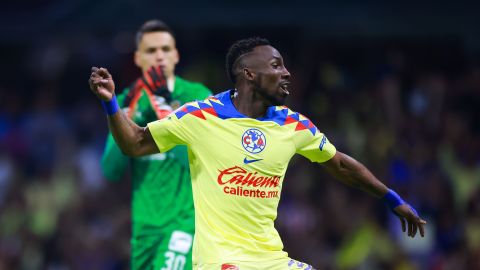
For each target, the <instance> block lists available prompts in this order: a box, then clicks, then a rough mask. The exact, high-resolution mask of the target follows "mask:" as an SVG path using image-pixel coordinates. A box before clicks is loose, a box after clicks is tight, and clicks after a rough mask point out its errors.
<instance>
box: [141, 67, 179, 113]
mask: <svg viewBox="0 0 480 270" xmlns="http://www.w3.org/2000/svg"><path fill="white" fill-rule="evenodd" d="M141 80H142V83H143V87H145V88H147V89H148V90H150V91H151V92H152V94H153V95H155V96H159V97H163V98H164V99H165V102H166V103H168V104H169V103H170V102H171V101H172V94H171V93H170V91H169V89H168V84H167V78H166V76H165V73H164V71H163V70H162V68H161V67H160V66H152V67H150V68H149V69H148V70H147V71H146V72H144V73H143V75H142V78H141Z"/></svg>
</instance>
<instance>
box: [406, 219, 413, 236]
mask: <svg viewBox="0 0 480 270" xmlns="http://www.w3.org/2000/svg"><path fill="white" fill-rule="evenodd" d="M407 223H408V236H412V232H413V222H412V221H410V220H407Z"/></svg>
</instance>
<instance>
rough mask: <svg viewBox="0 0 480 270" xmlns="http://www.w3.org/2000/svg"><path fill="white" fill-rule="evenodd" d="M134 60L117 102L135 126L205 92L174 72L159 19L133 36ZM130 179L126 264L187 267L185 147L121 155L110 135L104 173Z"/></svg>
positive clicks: (173, 269) (172, 52) (168, 37)
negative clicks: (134, 75) (131, 78)
mask: <svg viewBox="0 0 480 270" xmlns="http://www.w3.org/2000/svg"><path fill="white" fill-rule="evenodd" d="M136 46H137V47H136V51H135V55H134V61H135V64H136V65H137V66H138V67H139V68H140V69H141V70H142V73H143V75H142V77H141V78H138V79H137V80H136V81H135V82H134V83H133V84H132V86H131V87H129V88H127V89H125V91H124V92H123V93H122V94H121V95H118V97H117V98H118V102H119V104H120V105H121V106H122V107H123V109H124V110H125V111H126V112H127V115H129V116H130V118H131V119H132V120H133V121H134V122H136V123H137V124H138V125H141V126H146V124H147V123H149V122H151V121H154V120H156V119H160V118H163V117H164V116H166V115H167V114H168V113H170V112H171V111H172V110H174V109H176V108H177V107H178V106H180V105H182V104H184V103H186V102H189V101H194V100H203V99H205V98H206V97H208V96H209V95H211V92H210V91H209V90H208V89H207V88H206V87H205V86H203V85H202V84H199V83H193V82H189V81H186V80H184V79H182V78H180V77H178V76H175V74H174V70H175V65H176V64H177V63H178V61H179V55H178V51H177V49H176V45H175V38H174V35H173V33H172V31H171V30H170V28H169V27H168V26H167V25H166V24H165V23H163V22H161V21H158V20H151V21H147V22H145V23H144V24H143V25H142V26H141V27H140V29H139V30H138V32H137V35H136ZM127 168H129V169H130V175H131V178H132V188H133V192H132V240H131V252H132V255H131V266H132V269H159V270H160V269H162V270H183V269H192V258H191V256H192V241H193V234H194V230H195V226H194V224H195V220H194V209H193V198H192V190H191V189H192V188H191V181H190V170H189V166H188V155H187V148H186V147H185V146H177V147H176V148H174V149H172V150H171V151H169V152H166V153H160V154H155V155H151V156H145V157H140V158H130V157H127V156H125V155H123V154H122V152H121V150H120V149H119V147H118V146H117V145H116V143H115V141H114V139H113V137H112V135H111V134H109V135H108V138H107V143H106V147H105V151H104V153H103V157H102V172H103V175H104V176H105V178H107V179H108V180H110V181H116V180H120V179H122V178H123V176H124V175H125V173H126V170H127Z"/></svg>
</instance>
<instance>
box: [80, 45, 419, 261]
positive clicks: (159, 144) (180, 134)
mask: <svg viewBox="0 0 480 270" xmlns="http://www.w3.org/2000/svg"><path fill="white" fill-rule="evenodd" d="M227 72H228V75H229V77H230V79H231V80H232V82H233V83H234V85H235V88H234V89H232V90H228V91H226V92H223V93H220V94H218V95H216V96H214V97H211V98H208V99H205V100H204V101H199V102H191V103H187V104H185V105H184V106H183V107H181V108H179V109H178V110H176V111H174V112H173V113H172V114H170V115H169V116H168V117H167V118H165V119H162V120H160V121H155V122H153V123H149V124H148V126H147V127H145V128H142V127H139V126H137V125H136V124H134V123H133V122H131V121H130V120H129V118H128V117H126V115H125V114H124V113H121V112H120V111H118V105H117V103H116V102H115V98H114V96H115V93H114V89H115V87H114V83H113V79H112V76H111V75H110V74H109V73H108V71H107V70H106V69H104V68H100V69H98V68H92V73H91V76H90V80H89V83H90V88H91V89H92V91H93V93H95V95H97V97H98V98H99V99H100V100H101V101H102V103H103V104H105V109H106V113H107V115H108V123H109V126H110V129H111V131H112V133H113V136H114V137H115V140H116V141H117V143H118V144H119V146H120V147H121V149H122V150H123V151H124V152H125V153H126V154H127V155H131V156H143V155H146V154H153V153H158V152H162V153H163V152H165V151H168V150H169V149H171V148H172V147H174V146H176V145H187V146H188V149H189V152H188V153H189V161H190V170H191V173H192V186H193V197H194V203H195V222H196V231H195V240H194V244H193V260H194V269H202V270H205V269H207V270H210V269H212V270H220V269H249V270H250V269H269V270H284V269H312V267H311V266H309V265H308V264H305V263H301V262H298V261H295V260H293V259H290V258H289V257H288V255H287V253H286V252H284V251H283V244H282V241H281V239H280V236H279V234H278V232H277V230H276V229H275V228H274V220H275V218H276V216H277V206H278V203H279V200H280V195H281V189H282V185H283V181H284V176H285V172H286V170H287V166H288V162H289V161H290V159H291V158H292V156H293V155H294V154H295V153H298V154H300V155H303V156H305V157H306V158H308V159H310V160H311V161H313V162H318V163H321V164H322V165H323V166H324V167H325V168H326V170H327V171H328V172H329V173H331V174H333V175H334V176H335V177H336V178H338V179H339V180H341V181H343V182H345V183H346V184H349V185H351V186H354V187H357V188H360V189H362V190H365V191H367V192H369V193H371V194H373V195H374V196H376V197H378V198H382V200H384V201H385V202H386V204H387V205H388V206H389V207H390V209H391V210H392V211H393V212H394V213H395V214H396V215H397V216H398V217H399V218H400V221H401V223H402V228H403V230H404V231H405V230H407V228H408V235H409V236H411V237H414V236H415V235H416V233H417V230H419V231H420V235H422V236H423V235H424V225H425V223H426V222H425V221H424V220H422V219H421V218H420V217H419V216H418V215H417V213H416V211H415V210H414V209H413V207H412V206H410V205H409V204H407V203H406V202H405V201H403V200H402V199H401V198H400V196H399V195H398V194H396V193H395V192H394V191H393V190H391V189H388V188H387V187H386V186H385V185H384V184H382V183H381V182H380V181H379V180H378V179H377V178H375V176H373V174H372V173H371V172H370V171H369V170H368V169H367V168H365V167H364V166H363V165H362V164H360V163H359V162H358V161H356V160H354V159H353V158H351V157H349V156H347V155H345V154H343V153H341V152H339V151H337V150H336V149H335V147H334V146H333V145H332V144H331V143H330V141H329V140H328V139H327V137H326V136H325V135H324V134H323V133H322V132H320V130H318V129H317V127H316V126H315V125H314V124H313V123H312V122H311V121H310V120H309V119H308V118H306V117H305V116H303V115H302V114H300V113H297V112H294V111H292V110H290V109H289V108H288V107H286V106H284V102H285V98H286V97H287V96H288V95H289V94H290V89H289V85H290V73H289V72H288V70H287V69H286V68H285V66H284V63H283V59H282V56H281V55H280V53H279V52H278V51H277V50H276V49H275V48H274V47H272V46H271V45H270V43H269V42H268V41H267V40H265V39H261V38H250V39H244V40H240V41H237V42H236V43H235V44H233V45H232V46H231V47H230V50H229V52H228V54H227Z"/></svg>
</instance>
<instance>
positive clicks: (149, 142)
mask: <svg viewBox="0 0 480 270" xmlns="http://www.w3.org/2000/svg"><path fill="white" fill-rule="evenodd" d="M88 83H89V85H90V89H91V90H92V92H93V93H94V94H95V95H96V96H97V97H98V98H99V99H100V101H101V102H102V105H103V107H104V109H105V112H106V113H107V116H108V117H107V119H108V126H109V128H110V130H111V132H112V135H113V138H114V139H115V141H116V142H117V144H118V146H119V147H120V149H121V150H122V152H123V153H124V154H126V155H128V156H143V155H147V154H154V153H158V152H159V150H158V147H157V145H156V144H155V141H154V140H153V138H152V134H151V133H150V131H149V130H148V128H146V127H139V126H138V125H137V124H135V123H134V122H133V121H132V120H130V119H129V118H128V117H127V116H126V115H125V113H123V111H122V110H120V109H119V106H118V103H117V99H116V97H115V83H114V82H113V78H112V75H110V73H109V72H108V70H107V69H105V68H96V67H92V73H91V74H90V79H89V80H88Z"/></svg>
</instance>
